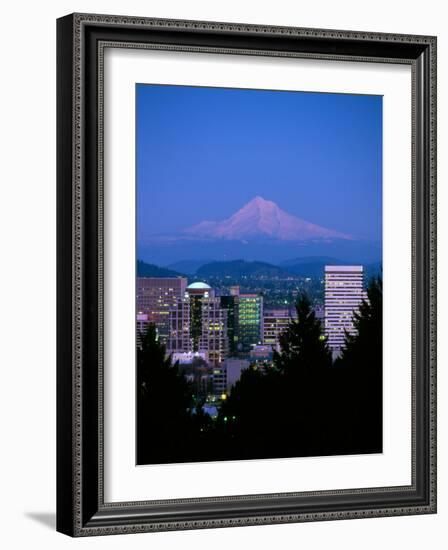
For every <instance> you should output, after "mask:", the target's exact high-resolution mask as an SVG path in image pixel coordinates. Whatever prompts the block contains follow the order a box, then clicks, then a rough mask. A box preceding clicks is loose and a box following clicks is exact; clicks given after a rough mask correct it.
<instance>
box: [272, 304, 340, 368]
mask: <svg viewBox="0 0 448 550" xmlns="http://www.w3.org/2000/svg"><path fill="white" fill-rule="evenodd" d="M296 312H297V319H291V321H290V323H289V326H288V328H287V330H286V331H285V332H284V333H283V334H282V335H281V336H280V350H281V351H280V352H277V351H275V352H274V363H275V365H276V367H277V368H278V369H279V370H280V371H281V372H283V373H284V374H286V375H294V374H295V373H298V370H299V369H313V370H316V369H319V370H320V369H323V368H328V367H329V366H331V351H330V349H329V348H328V346H327V342H326V338H325V336H324V334H323V329H322V325H321V322H320V321H319V319H317V318H316V315H315V313H314V311H313V309H312V308H311V303H310V301H309V299H308V297H307V295H306V294H304V293H302V294H301V295H300V296H299V299H298V300H297V304H296Z"/></svg>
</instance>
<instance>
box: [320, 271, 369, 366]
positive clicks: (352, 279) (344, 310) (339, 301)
mask: <svg viewBox="0 0 448 550" xmlns="http://www.w3.org/2000/svg"><path fill="white" fill-rule="evenodd" d="M366 297H367V295H366V292H365V291H364V273H363V266H362V265H327V266H325V334H326V335H327V338H328V345H329V347H330V349H331V351H332V352H333V358H336V357H338V356H339V355H340V353H341V348H342V347H343V345H344V337H345V331H347V332H348V333H349V334H353V332H354V330H355V328H354V325H353V314H354V312H356V311H357V310H358V308H359V306H360V304H361V302H362V300H363V299H365V298H366Z"/></svg>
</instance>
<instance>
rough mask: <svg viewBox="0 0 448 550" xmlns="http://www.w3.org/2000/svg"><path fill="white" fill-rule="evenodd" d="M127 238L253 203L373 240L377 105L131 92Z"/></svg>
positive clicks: (202, 91) (338, 99)
mask: <svg viewBox="0 0 448 550" xmlns="http://www.w3.org/2000/svg"><path fill="white" fill-rule="evenodd" d="M136 96H137V102H136V117H137V119H136V122H137V131H136V138H137V158H136V166H137V240H138V241H139V240H142V239H144V238H145V237H148V236H150V235H155V234H166V233H176V232H177V231H179V230H181V229H183V228H185V227H188V226H190V225H193V224H196V223H198V222H200V221H203V220H220V219H224V218H226V217H228V216H230V215H231V214H233V213H234V212H235V211H236V210H238V209H239V208H241V207H242V206H243V205H244V204H245V203H246V202H248V201H249V200H251V199H252V198H253V197H255V196H256V195H261V196H262V197H264V198H265V199H269V200H272V201H274V202H276V203H277V204H278V205H279V206H280V208H282V209H283V210H285V211H286V212H288V213H290V214H293V215H295V216H298V217H300V218H302V219H305V220H307V221H310V222H312V223H315V224H319V225H322V226H325V227H328V228H330V229H335V230H338V231H342V232H345V233H350V234H352V235H354V236H355V237H357V238H360V239H367V240H372V241H379V240H381V224H382V211H381V203H382V196H381V188H382V97H380V96H366V95H364V96H362V95H348V94H322V93H309V92H283V91H265V90H238V89H227V88H199V87H186V86H165V85H150V84H138V85H137V86H136Z"/></svg>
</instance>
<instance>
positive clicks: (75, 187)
mask: <svg viewBox="0 0 448 550" xmlns="http://www.w3.org/2000/svg"><path fill="white" fill-rule="evenodd" d="M135 30H138V36H135V38H133V39H132V40H130V39H129V37H130V36H132V34H133V32H134V31H135ZM185 33H188V34H189V36H194V38H195V41H196V42H198V41H203V43H202V44H201V45H192V44H189V43H188V41H186V36H187V35H186V34H185ZM237 37H241V38H242V41H243V42H247V43H248V44H249V45H250V46H251V47H249V48H247V47H243V46H242V45H240V44H236V42H237V40H236V38H237ZM284 38H286V41H283V42H281V43H280V42H278V41H279V40H282V39H284ZM173 40H174V43H173V42H172V41H173ZM216 42H218V43H219V42H221V44H220V45H216ZM223 43H227V46H225V45H223ZM330 43H331V45H332V47H331V48H328V46H326V44H327V45H328V44H330ZM264 44H270V45H271V46H272V47H275V49H269V48H266V47H263V45H264ZM285 44H286V45H289V46H290V49H284V47H283V46H284V45H285ZM316 44H318V45H319V44H320V49H321V51H315V45H316ZM106 47H115V48H116V47H119V48H149V49H163V50H177V51H179V50H180V51H193V52H208V53H212V52H213V53H220V54H230V53H231V54H235V53H236V54H240V55H248V54H249V55H265V56H266V55H268V56H286V57H308V58H316V59H331V60H344V61H357V62H359V61H362V62H381V63H406V64H410V65H411V66H412V75H413V76H412V86H413V90H412V98H413V109H412V111H413V112H412V119H413V120H412V122H413V145H412V151H413V158H412V172H413V176H412V180H413V181H412V185H413V205H412V209H413V213H412V218H413V273H412V277H413V281H412V287H413V303H412V310H413V353H412V355H413V356H412V376H413V390H412V401H413V406H412V409H413V433H412V439H413V451H412V453H413V456H412V469H413V472H412V485H410V486H406V487H383V488H372V489H355V490H348V489H347V490H341V491H318V492H311V493H310V492H308V493H286V494H285V493H282V494H271V495H241V496H234V497H216V498H207V499H204V498H201V499H179V500H170V501H145V502H122V503H118V504H112V503H105V502H104V496H103V468H102V465H103V448H102V387H103V370H102V346H103V340H102V325H103V307H102V301H103V282H102V281H103V268H102V262H103V245H102V243H103V207H102V203H103V175H102V174H103V172H102V156H103V142H102V133H103V111H102V106H103V87H102V82H103V54H104V48H106ZM307 48H308V49H307ZM325 48H326V49H325ZM338 48H339V52H338V53H333V50H334V49H336V50H337V49H338ZM318 49H319V47H318ZM436 60H437V57H436V38H435V37H430V36H412V35H400V34H380V33H368V32H353V31H337V30H323V29H306V28H292V27H272V26H259V25H245V24H232V23H215V22H204V21H184V20H168V19H149V18H138V17H123V16H109V15H93V14H74V15H71V16H67V17H65V18H62V19H60V20H58V326H59V327H60V328H59V333H58V527H57V528H58V530H59V531H61V532H64V533H66V534H70V535H72V536H89V535H105V534H118V533H133V532H146V531H160V530H175V529H201V528H211V527H230V526H237V525H262V524H266V523H288V522H303V521H322V520H332V519H352V518H361V517H363V518H365V517H381V516H394V515H404V514H425V513H434V512H435V511H436ZM92 71H93V72H92ZM93 90H96V94H95V95H94V92H93ZM92 113H95V114H96V115H97V121H98V122H97V125H96V127H93V125H92V124H91V123H90V125H89V120H91V118H89V117H91V114H92ZM87 182H89V184H90V185H89V186H87ZM92 187H93V189H92ZM92 236H94V237H95V239H96V240H95V243H96V245H97V246H93V245H89V242H90V241H91V239H90V238H89V237H92ZM92 248H94V249H95V250H92ZM95 251H96V252H97V255H95ZM95 257H96V258H97V260H96V265H94V264H95ZM95 293H96V297H95V296H94V295H95ZM87 306H89V308H90V309H89V311H90V312H91V311H92V307H94V309H95V311H96V317H95V320H94V322H95V326H93V325H92V324H89V323H90V321H88V320H87V319H86V314H87ZM90 316H91V315H90ZM92 322H93V321H92ZM89 362H90V363H89ZM87 364H90V366H91V368H90V370H92V366H94V368H95V372H96V374H95V377H96V378H95V379H94V378H93V377H92V376H93V375H92V374H90V370H89V371H88V370H87V368H86V365H87ZM423 386H424V387H423ZM417 390H419V391H417ZM422 399H423V401H424V402H422ZM87 411H90V412H92V411H94V412H95V411H96V421H95V422H94V423H93V424H92V425H90V423H88V422H87V420H86V418H87V416H86V414H87ZM422 412H424V418H420V416H421V414H420V413H422ZM67 433H69V434H70V437H69V438H68V437H67ZM94 448H96V450H94ZM92 483H93V488H92ZM380 494H382V495H389V497H388V498H390V500H388V501H387V500H386V499H383V501H382V502H381V501H378V498H379V495H380ZM291 497H294V498H297V499H298V500H297V503H299V502H301V501H305V500H307V499H308V501H309V502H310V505H309V510H308V511H307V510H306V505H305V507H303V505H301V506H299V504H297V506H298V509H297V511H295V512H294V511H291V506H290V505H289V507H288V506H286V499H291ZM313 498H314V499H315V501H316V502H317V501H319V506H317V504H315V501H313ZM350 498H354V499H356V498H357V499H358V501H359V506H358V508H356V507H353V504H352V503H350V504H349V503H348V500H350ZM322 499H324V500H325V499H326V502H327V504H326V505H325V504H324V502H323V500H322ZM347 499H348V500H347ZM249 501H252V502H253V503H257V507H256V509H255V508H251V509H249V508H248V507H247V504H248V502H249ZM267 501H273V502H274V501H275V503H276V505H277V508H278V509H280V512H275V513H269V506H268V502H267ZM282 501H285V505H284V506H283V508H282V507H281V503H282ZM204 503H208V504H209V505H210V507H211V508H213V505H216V506H218V508H219V510H220V511H221V513H220V512H219V510H218V511H217V510H214V511H213V513H210V514H208V515H207V514H206V513H204V512H202V513H199V512H198V511H197V509H196V508H195V506H196V507H197V506H198V505H201V504H204ZM238 503H241V505H240V506H239V510H238V512H237V513H236V511H235V505H236V504H238ZM167 505H169V507H170V510H169V512H167V514H166V517H164V518H163V520H160V519H155V516H154V515H153V513H154V509H155V508H157V507H158V506H159V507H160V506H164V507H167ZM220 505H221V506H220ZM226 505H227V506H228V508H229V510H228V513H227V512H225V506H226ZM216 506H215V508H216ZM188 507H190V509H191V513H190V514H189V513H188V511H187V508H188ZM237 508H238V506H237ZM232 510H233V511H232ZM182 514H183V516H182ZM229 514H230V515H229ZM211 516H213V517H211Z"/></svg>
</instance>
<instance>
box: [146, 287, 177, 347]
mask: <svg viewBox="0 0 448 550" xmlns="http://www.w3.org/2000/svg"><path fill="white" fill-rule="evenodd" d="M186 287H187V279H186V278H184V277H137V315H141V314H145V315H147V316H148V323H154V324H155V326H156V328H157V332H158V335H159V339H160V341H161V342H162V343H166V341H167V339H168V336H169V333H170V324H169V315H170V309H171V308H172V307H174V306H175V305H176V304H177V303H178V302H179V301H180V300H182V298H183V297H184V294H185V290H186Z"/></svg>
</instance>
